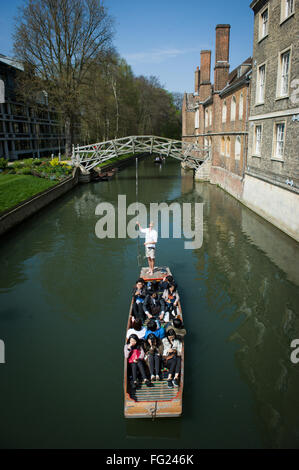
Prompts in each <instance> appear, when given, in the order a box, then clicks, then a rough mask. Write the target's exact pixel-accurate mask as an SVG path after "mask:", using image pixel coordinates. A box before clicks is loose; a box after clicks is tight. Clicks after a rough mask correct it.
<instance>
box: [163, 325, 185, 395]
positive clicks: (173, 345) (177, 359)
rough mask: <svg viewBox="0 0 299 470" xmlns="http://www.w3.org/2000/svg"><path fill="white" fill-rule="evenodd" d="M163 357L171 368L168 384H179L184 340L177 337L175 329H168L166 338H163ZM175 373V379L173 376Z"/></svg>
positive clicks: (171, 386)
mask: <svg viewBox="0 0 299 470" xmlns="http://www.w3.org/2000/svg"><path fill="white" fill-rule="evenodd" d="M162 343H163V358H164V360H165V363H166V367H167V369H168V370H169V373H168V378H167V385H168V387H169V388H173V386H174V385H175V386H176V387H178V386H179V375H180V372H181V354H182V342H181V341H180V340H178V339H177V337H176V334H175V332H174V330H173V329H170V330H168V332H167V336H166V338H163V340H162ZM173 375H174V380H172V377H173Z"/></svg>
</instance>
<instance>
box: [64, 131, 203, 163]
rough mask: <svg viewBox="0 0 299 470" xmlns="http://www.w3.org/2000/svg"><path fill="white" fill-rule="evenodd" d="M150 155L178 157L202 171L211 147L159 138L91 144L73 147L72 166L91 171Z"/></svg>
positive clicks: (121, 139)
mask: <svg viewBox="0 0 299 470" xmlns="http://www.w3.org/2000/svg"><path fill="white" fill-rule="evenodd" d="M141 152H148V153H150V154H152V153H157V154H161V155H164V156H166V157H169V156H170V157H172V158H176V159H178V160H180V161H182V162H185V163H186V164H187V165H188V166H190V167H191V168H198V167H199V166H200V165H201V164H202V163H203V161H205V160H206V159H207V158H208V157H209V155H210V147H199V146H198V145H197V144H195V143H188V142H182V141H180V140H174V139H168V138H166V137H158V136H129V137H121V138H119V139H113V140H107V141H104V142H99V143H95V144H90V145H84V146H78V147H76V148H74V147H73V155H72V163H73V164H74V165H80V166H81V167H84V168H85V170H86V171H90V170H91V169H92V168H93V167H95V166H97V165H98V164H99V163H104V162H106V161H108V160H110V159H111V158H114V157H117V156H121V155H124V154H127V153H141Z"/></svg>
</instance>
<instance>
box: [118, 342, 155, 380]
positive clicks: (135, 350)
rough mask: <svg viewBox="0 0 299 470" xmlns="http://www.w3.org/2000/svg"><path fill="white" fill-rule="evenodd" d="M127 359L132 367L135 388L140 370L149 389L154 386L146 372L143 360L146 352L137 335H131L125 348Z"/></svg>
mask: <svg viewBox="0 0 299 470" xmlns="http://www.w3.org/2000/svg"><path fill="white" fill-rule="evenodd" d="M124 354H125V358H127V359H128V363H129V364H130V366H131V371H132V375H133V387H134V388H136V387H137V371H138V370H139V372H140V374H141V377H142V379H143V383H145V384H146V385H147V386H148V387H150V386H151V385H152V384H151V382H150V381H149V380H148V378H147V377H146V373H145V370H144V365H143V359H144V350H143V348H142V346H141V344H140V340H139V338H138V336H137V335H134V334H133V335H131V336H130V337H129V338H128V340H127V343H126V344H125V347H124Z"/></svg>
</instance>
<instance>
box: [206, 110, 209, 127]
mask: <svg viewBox="0 0 299 470" xmlns="http://www.w3.org/2000/svg"><path fill="white" fill-rule="evenodd" d="M208 125H209V111H208V109H206V110H205V126H206V127H208Z"/></svg>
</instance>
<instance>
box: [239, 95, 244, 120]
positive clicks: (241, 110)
mask: <svg viewBox="0 0 299 470" xmlns="http://www.w3.org/2000/svg"><path fill="white" fill-rule="evenodd" d="M242 119H243V93H241V95H240V102H239V120H240V121H241V120H242Z"/></svg>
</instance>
